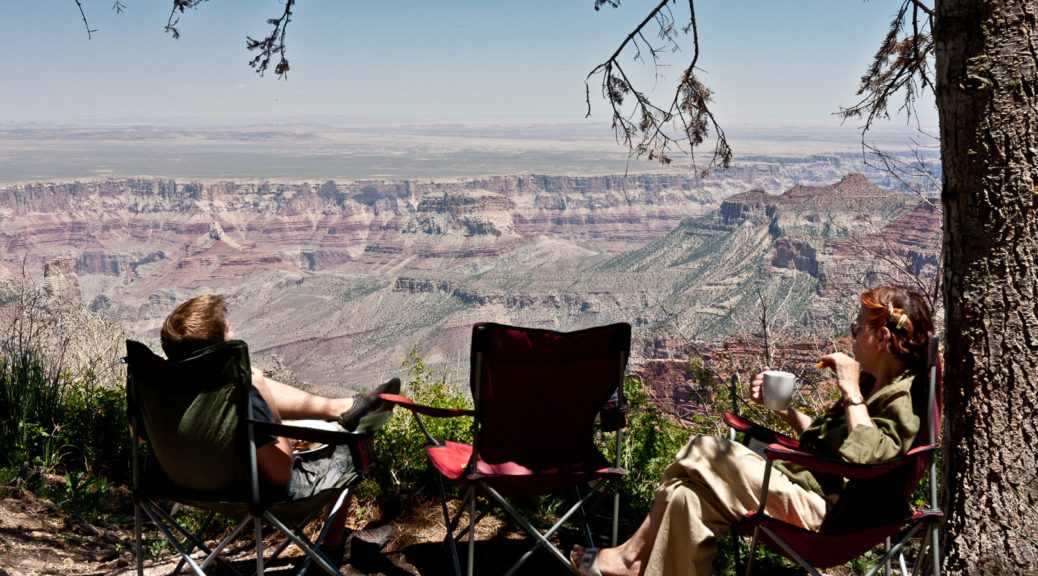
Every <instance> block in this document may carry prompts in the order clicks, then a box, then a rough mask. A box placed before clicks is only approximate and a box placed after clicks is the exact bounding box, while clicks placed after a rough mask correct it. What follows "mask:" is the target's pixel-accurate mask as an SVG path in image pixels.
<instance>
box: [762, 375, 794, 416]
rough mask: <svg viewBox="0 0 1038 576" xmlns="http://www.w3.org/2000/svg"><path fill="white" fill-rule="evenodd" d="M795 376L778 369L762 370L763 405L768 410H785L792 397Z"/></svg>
mask: <svg viewBox="0 0 1038 576" xmlns="http://www.w3.org/2000/svg"><path fill="white" fill-rule="evenodd" d="M795 379H796V376H794V375H792V374H790V373H789V372H782V371H779V370H766V371H764V388H763V390H762V392H763V394H764V406H766V407H767V408H768V409H769V410H785V409H786V407H787V406H789V402H790V400H792V399H793V381H794V380H795Z"/></svg>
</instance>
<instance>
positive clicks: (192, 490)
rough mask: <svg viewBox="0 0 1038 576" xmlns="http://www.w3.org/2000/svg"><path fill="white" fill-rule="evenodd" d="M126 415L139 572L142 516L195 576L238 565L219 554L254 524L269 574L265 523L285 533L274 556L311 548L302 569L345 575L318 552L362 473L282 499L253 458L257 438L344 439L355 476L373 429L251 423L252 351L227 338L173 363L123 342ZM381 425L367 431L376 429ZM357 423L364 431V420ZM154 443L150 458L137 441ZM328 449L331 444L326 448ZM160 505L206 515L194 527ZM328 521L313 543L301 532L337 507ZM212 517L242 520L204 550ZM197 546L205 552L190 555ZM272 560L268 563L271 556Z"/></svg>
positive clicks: (365, 467) (363, 465)
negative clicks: (268, 487) (274, 493)
mask: <svg viewBox="0 0 1038 576" xmlns="http://www.w3.org/2000/svg"><path fill="white" fill-rule="evenodd" d="M126 351H127V355H126V358H125V359H124V360H125V362H126V364H127V378H126V396H127V414H128V418H129V423H130V428H131V434H135V435H136V438H135V439H134V441H133V442H132V443H133V450H132V467H133V501H134V516H135V530H134V531H135V537H136V546H137V573H138V574H139V575H142V576H143V573H144V572H143V570H144V566H143V554H142V553H141V551H142V536H141V531H142V516H146V517H147V518H148V519H150V520H151V522H152V523H154V524H155V526H156V527H157V528H158V530H159V531H160V532H161V534H162V535H163V537H164V538H165V539H166V540H167V541H169V542H170V544H172V545H173V547H174V548H175V549H176V550H177V552H178V553H179V554H180V557H181V562H180V564H179V565H178V566H177V569H176V571H175V573H179V572H180V570H181V569H182V568H183V565H184V564H185V563H186V564H188V565H189V566H190V567H191V568H192V569H193V570H194V571H195V572H196V573H197V574H198V575H199V576H204V575H205V573H206V572H205V571H206V569H208V568H209V567H210V565H211V564H212V563H214V562H220V563H221V564H223V565H224V566H227V567H230V568H231V569H232V570H234V571H235V572H237V570H236V569H235V568H234V567H233V566H232V565H231V564H230V563H228V562H226V561H224V560H223V559H222V558H221V557H220V554H221V553H222V552H223V551H224V550H225V549H226V548H227V546H228V545H229V544H231V543H232V542H233V541H234V540H235V539H236V538H237V537H238V536H239V535H240V534H241V533H242V532H243V531H245V530H246V529H247V528H248V527H249V526H250V525H251V526H252V528H253V529H254V530H255V540H256V542H255V548H256V572H255V573H256V574H261V575H262V574H263V566H264V557H263V554H264V552H263V521H264V520H265V521H267V522H268V523H270V524H271V525H273V526H274V527H275V528H277V530H278V531H280V532H282V533H284V534H285V536H287V538H288V539H287V540H286V541H285V542H284V543H283V544H282V545H281V546H280V547H279V548H277V549H276V550H275V551H274V553H273V554H272V556H271V558H270V560H273V559H274V558H277V556H278V555H280V554H281V552H282V551H283V550H284V549H285V548H286V547H287V546H288V544H289V543H290V542H291V543H294V544H296V546H298V547H299V548H300V549H301V550H302V551H303V552H305V554H306V556H307V557H306V560H304V562H303V566H302V567H301V568H300V574H302V572H303V571H305V570H306V569H307V568H308V567H309V565H310V563H311V562H314V563H316V564H318V565H319V566H321V568H323V569H324V570H325V571H326V572H328V573H329V574H332V575H336V576H341V574H340V573H339V570H338V566H336V565H334V564H332V563H331V562H330V561H329V559H328V558H327V557H326V556H325V555H324V554H322V553H321V552H320V550H319V549H318V546H319V544H320V543H321V541H322V540H323V538H324V536H325V534H326V532H327V529H328V526H329V525H330V524H331V518H332V517H334V516H335V515H336V514H339V513H340V512H341V508H342V506H343V503H344V502H345V500H346V496H347V493H348V489H349V486H350V485H351V484H352V483H353V482H355V481H356V480H357V479H358V475H357V474H354V475H350V474H346V475H344V476H343V478H341V479H340V480H339V482H338V483H337V484H336V485H335V486H333V487H330V488H329V489H326V490H324V491H322V492H319V493H317V494H315V495H314V496H311V497H309V498H306V499H301V500H285V497H284V495H283V494H282V495H281V497H280V499H279V498H278V497H277V496H272V495H270V494H266V493H265V492H267V490H261V483H262V482H261V479H260V475H259V472H258V470H257V463H256V441H255V438H256V436H257V435H258V434H263V433H269V434H273V435H277V436H283V437H287V438H296V439H302V440H309V441H311V442H320V443H326V444H328V445H329V446H330V447H333V446H336V445H348V446H349V447H350V449H351V455H352V457H353V462H354V467H355V470H356V472H358V474H359V473H363V472H367V471H369V470H370V469H371V468H372V467H373V466H374V461H373V459H372V458H371V446H370V438H371V432H370V431H367V432H344V431H343V432H339V431H334V430H318V429H314V428H306V427H298V426H287V425H281V424H272V423H269V422H260V421H256V420H254V419H253V414H252V404H251V402H250V391H251V386H252V379H251V371H250V366H249V354H248V348H247V346H246V345H245V343H244V342H242V341H240V340H235V341H230V342H223V343H220V344H216V345H214V346H211V347H208V348H206V349H204V350H201V351H199V352H198V353H196V354H194V355H193V356H191V357H189V358H187V359H184V360H182V361H176V362H174V361H167V360H165V359H163V358H161V357H159V356H157V355H155V354H153V353H152V352H151V350H150V349H148V347H147V346H145V345H144V344H141V343H139V342H134V341H132V340H128V341H127V342H126ZM377 424H378V423H377V422H375V423H374V425H373V424H372V421H369V422H368V423H367V427H368V428H371V427H377ZM361 427H365V422H364V421H363V420H362V425H361ZM138 438H139V439H141V440H143V441H145V442H146V443H147V445H148V447H149V449H150V450H149V452H150V454H148V457H147V458H145V455H144V454H142V449H141V446H140V445H139V443H138V442H137V441H136V439H138ZM328 449H332V448H328ZM162 502H172V503H174V505H173V508H174V509H176V508H178V507H180V506H181V505H187V506H191V507H194V508H199V509H202V510H205V511H208V512H209V513H210V514H209V518H207V519H206V521H205V522H203V526H202V528H200V529H199V531H198V532H196V533H192V532H191V531H190V530H188V529H187V528H186V527H184V526H183V525H181V524H180V523H178V522H177V520H176V519H175V518H174V514H173V513H172V512H170V511H167V509H166V507H164V506H163V505H162ZM332 502H334V503H333V504H332V508H331V515H330V518H329V521H328V522H327V523H326V524H325V527H324V529H322V530H321V532H320V533H319V535H318V536H317V538H316V539H315V540H313V541H311V540H310V539H309V538H308V537H307V536H306V535H305V534H304V533H303V527H304V526H305V525H306V523H307V522H308V521H309V520H311V519H312V518H313V517H315V516H316V515H317V514H318V513H320V512H321V511H322V510H323V508H324V507H325V506H326V505H327V504H329V503H332ZM213 515H224V516H229V517H231V518H232V519H234V520H237V524H236V526H235V528H234V529H233V530H232V531H231V532H230V533H229V534H228V535H227V536H226V537H225V538H224V539H223V540H221V541H220V542H219V543H218V544H217V545H216V546H215V547H213V548H212V549H210V548H208V546H207V545H206V543H205V541H204V540H203V539H202V538H201V536H200V534H201V531H202V529H204V528H205V524H206V523H207V522H208V521H209V520H210V519H211V518H212V517H213ZM196 549H198V550H201V551H203V552H204V553H205V554H206V557H205V558H204V559H203V560H202V561H201V562H199V561H197V560H196V559H195V558H194V557H193V553H194V551H195V550H196ZM268 561H269V560H268Z"/></svg>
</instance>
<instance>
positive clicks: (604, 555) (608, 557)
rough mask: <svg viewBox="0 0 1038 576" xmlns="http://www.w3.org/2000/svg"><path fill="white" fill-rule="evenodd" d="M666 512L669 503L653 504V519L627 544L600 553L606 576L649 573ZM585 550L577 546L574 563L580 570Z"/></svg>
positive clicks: (599, 556) (646, 521)
mask: <svg viewBox="0 0 1038 576" xmlns="http://www.w3.org/2000/svg"><path fill="white" fill-rule="evenodd" d="M666 508H667V503H666V502H665V501H662V500H658V501H655V502H653V504H652V508H651V509H650V510H649V515H648V516H647V517H646V518H645V520H644V521H643V522H642V524H641V526H639V527H638V530H636V531H635V533H634V534H632V535H631V537H630V538H629V539H628V540H627V541H626V542H624V543H622V544H620V545H619V546H617V547H616V548H603V549H601V550H599V551H598V569H599V571H601V572H602V576H641V574H643V573H644V572H645V566H646V565H647V564H648V562H649V554H650V553H652V547H653V545H654V544H655V543H656V534H658V533H659V531H660V522H661V521H662V519H663V512H664V511H665V510H666ZM584 550H585V549H584V547H583V546H580V545H575V546H573V551H572V552H570V560H572V561H573V563H574V564H575V565H577V566H580V561H581V560H582V559H583V558H584Z"/></svg>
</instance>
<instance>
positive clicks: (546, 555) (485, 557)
mask: <svg viewBox="0 0 1038 576" xmlns="http://www.w3.org/2000/svg"><path fill="white" fill-rule="evenodd" d="M531 546H533V542H532V540H520V539H512V538H495V539H491V540H483V541H477V542H476V546H475V555H474V565H475V570H474V573H475V574H480V575H487V576H492V575H495V574H504V573H505V571H506V570H508V569H509V568H510V567H511V566H512V565H513V564H514V563H515V562H516V561H518V560H519V558H521V557H522V556H523V554H525V553H526V552H527V551H528V550H529V549H530V547H531ZM567 549H568V548H562V550H563V552H564V553H566V552H565V551H566V550H567ZM401 553H402V555H403V559H404V561H406V563H407V564H409V565H411V566H413V567H414V568H415V570H417V571H418V574H421V575H429V576H433V575H439V574H451V573H453V572H454V566H453V562H452V560H451V554H450V549H449V547H447V546H446V545H444V544H443V543H441V542H423V543H419V544H413V545H411V546H408V547H407V548H404V549H403V550H402V551H401ZM458 556H459V559H460V561H461V569H462V572H463V573H464V572H465V571H466V567H467V566H468V541H465V542H459V543H458ZM387 574H389V573H387ZM515 574H516V575H517V576H524V575H525V576H563V575H567V574H572V572H570V570H569V569H568V568H567V567H566V566H564V565H563V564H562V563H561V562H559V560H558V559H557V558H555V556H554V555H552V554H551V553H550V552H548V551H547V550H544V549H543V548H539V549H537V550H536V551H535V552H534V553H533V554H532V555H531V556H530V557H529V558H528V559H527V560H526V562H525V563H524V564H523V566H522V567H521V568H520V569H519V570H517V571H516V572H515Z"/></svg>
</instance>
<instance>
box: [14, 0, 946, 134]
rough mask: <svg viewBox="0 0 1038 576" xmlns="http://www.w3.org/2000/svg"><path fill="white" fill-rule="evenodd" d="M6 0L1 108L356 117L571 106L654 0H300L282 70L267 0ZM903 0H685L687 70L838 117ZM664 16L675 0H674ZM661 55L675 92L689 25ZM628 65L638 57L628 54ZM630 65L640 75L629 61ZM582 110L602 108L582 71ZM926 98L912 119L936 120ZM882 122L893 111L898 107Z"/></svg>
mask: <svg viewBox="0 0 1038 576" xmlns="http://www.w3.org/2000/svg"><path fill="white" fill-rule="evenodd" d="M81 1H82V4H83V9H84V10H85V12H86V16H87V18H88V21H89V24H90V27H91V28H92V29H94V30H95V31H94V32H93V33H92V34H91V37H90V38H88V36H87V33H86V27H85V26H84V23H83V20H82V18H81V17H80V13H79V10H78V9H77V7H76V4H75V2H74V1H73V0H33V1H31V2H13V3H10V4H9V5H8V6H5V9H4V18H3V19H2V20H0V49H2V50H3V53H5V54H7V55H8V57H7V58H6V59H5V60H6V62H5V72H4V77H3V80H2V85H0V123H7V124H10V123H19V122H50V123H59V124H60V123H64V122H90V121H99V122H138V121H162V120H171V119H184V118H194V119H199V120H204V121H215V122H230V123H234V122H244V121H252V120H256V119H264V120H273V121H280V120H286V121H287V120H291V119H294V118H300V117H313V116H336V117H353V118H359V119H371V120H379V119H386V120H397V119H429V120H436V119H447V120H460V119H467V120H480V119H504V120H528V119H562V120H571V121H575V122H577V121H583V120H584V117H585V114H586V112H587V105H586V103H585V84H584V79H585V77H586V75H587V74H588V72H589V71H591V69H593V68H594V67H595V66H596V65H597V64H598V63H600V62H602V61H604V60H605V59H606V58H607V57H608V55H610V54H611V53H612V52H613V51H614V50H615V49H616V47H617V46H618V45H619V43H620V42H621V41H622V40H623V39H624V38H625V37H626V35H627V34H628V32H629V31H630V30H631V29H633V27H634V26H635V25H636V24H637V23H638V22H640V21H641V20H642V19H643V18H644V17H645V15H646V14H647V13H648V11H649V10H650V9H651V7H652V6H655V4H656V0H649V1H636V0H626V1H625V2H624V3H623V4H622V5H621V7H620V8H618V9H612V8H609V7H603V8H602V10H600V11H597V12H596V11H595V10H594V2H593V0H513V1H506V0H440V1H429V0H353V1H347V0H298V2H297V4H296V8H295V13H294V16H293V20H292V22H291V24H290V26H289V29H288V38H287V39H288V57H289V60H290V63H291V70H290V72H289V74H288V78H287V79H286V80H279V79H277V78H276V77H275V76H274V75H273V74H272V73H268V74H267V75H266V76H265V77H260V76H258V75H257V74H256V73H255V72H254V71H253V70H252V69H251V68H249V67H248V65H247V62H248V61H249V60H250V59H251V56H252V55H251V54H250V53H249V52H248V51H247V50H246V49H245V38H246V36H252V37H263V36H265V35H266V33H267V32H268V29H269V27H268V25H267V24H266V19H267V18H271V17H276V16H278V15H280V10H281V4H280V3H279V2H278V1H277V0H213V1H212V2H205V3H203V4H202V5H201V6H200V7H199V8H198V9H196V10H192V11H189V12H187V13H186V14H184V15H182V16H181V21H180V24H179V28H180V31H181V37H180V39H179V40H174V39H173V38H172V36H171V35H169V34H166V33H164V32H163V27H164V25H165V24H166V20H167V17H168V16H169V6H170V4H171V2H170V1H169V0H161V1H160V0H121V3H122V4H123V5H124V6H125V11H124V12H123V13H121V14H116V13H115V12H114V11H113V10H112V5H113V2H114V0H81ZM900 4H901V0H873V1H869V2H862V0H787V1H777V0H699V1H698V2H696V5H695V7H696V14H697V19H698V29H699V32H700V51H701V55H700V58H699V62H698V64H699V67H700V71H699V74H700V77H701V79H702V80H703V81H704V82H705V83H706V84H707V85H708V86H710V87H711V88H712V89H713V91H714V112H715V115H716V116H717V117H718V118H719V120H721V121H722V122H728V123H729V124H731V123H739V122H754V123H758V122H760V123H777V124H786V123H789V124H792V123H797V124H820V125H839V123H840V122H839V120H838V119H837V118H836V117H834V116H833V112H835V111H837V110H838V109H839V107H840V106H848V105H851V104H853V103H855V101H856V97H855V91H856V90H857V86H858V81H859V78H860V76H861V74H862V73H863V72H864V70H865V69H866V67H867V65H868V64H869V61H870V59H871V57H872V55H873V54H874V52H875V50H876V48H877V46H878V43H879V41H880V40H881V39H882V37H883V35H884V34H885V33H886V28H887V23H888V21H889V19H890V16H891V15H892V14H893V13H894V12H895V10H896V9H897V7H898V6H899V5H900ZM672 7H673V9H674V11H675V15H676V16H677V18H678V20H679V22H680V21H681V20H682V18H683V16H682V14H683V12H682V10H687V3H682V2H677V3H675V4H672ZM681 42H682V43H683V44H684V48H683V49H682V51H681V52H678V53H676V54H667V55H666V61H665V62H664V64H665V66H664V67H663V68H661V71H662V73H663V75H664V78H663V79H662V80H660V84H659V85H660V86H663V87H665V88H666V89H667V90H673V84H674V82H676V80H677V78H678V76H679V74H680V72H681V71H682V70H683V68H684V66H685V65H687V62H688V60H689V58H690V57H691V54H692V52H691V38H690V37H683V38H682V39H681ZM625 66H628V67H629V69H630V70H635V69H636V66H637V65H636V64H635V63H629V64H626V63H625ZM641 70H642V71H641V72H639V74H648V72H649V69H648V68H642V69H641ZM591 86H592V93H591V97H592V99H591V118H592V119H594V120H601V121H603V122H605V121H608V120H609V110H608V107H607V105H606V103H605V101H604V100H603V99H602V98H601V96H600V92H599V90H598V84H597V83H595V81H594V80H593V81H592V84H591ZM930 108H931V107H930V106H927V107H926V109H925V110H922V111H921V112H922V113H923V120H924V121H926V122H932V123H934V124H935V123H936V120H935V118H936V113H935V112H933V111H932V110H931V109H930ZM894 122H897V123H900V124H902V125H903V124H904V123H905V121H904V119H901V120H895V121H894Z"/></svg>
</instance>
